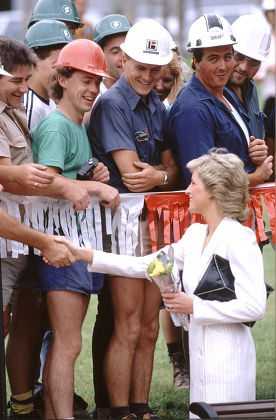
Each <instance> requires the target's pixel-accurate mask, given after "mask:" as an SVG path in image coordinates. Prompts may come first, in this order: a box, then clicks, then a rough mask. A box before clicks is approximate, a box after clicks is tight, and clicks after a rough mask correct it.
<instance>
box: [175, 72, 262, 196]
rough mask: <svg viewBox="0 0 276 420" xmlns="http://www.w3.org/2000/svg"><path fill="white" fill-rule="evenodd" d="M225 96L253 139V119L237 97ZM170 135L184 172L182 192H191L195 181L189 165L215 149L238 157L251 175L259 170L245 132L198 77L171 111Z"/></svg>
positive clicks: (189, 83) (183, 92) (228, 94)
mask: <svg viewBox="0 0 276 420" xmlns="http://www.w3.org/2000/svg"><path fill="white" fill-rule="evenodd" d="M224 96H225V98H226V99H227V100H228V101H229V102H230V103H231V104H232V105H233V106H234V107H235V108H236V110H237V111H238V112H239V113H240V115H241V117H242V119H243V121H244V122H245V124H246V126H247V128H248V131H249V135H251V129H250V127H249V125H248V120H249V118H248V117H247V115H246V114H245V112H244V109H243V107H242V106H241V105H240V103H239V101H238V100H237V99H236V98H235V95H234V94H233V93H232V92H231V91H230V90H229V89H226V88H225V89H224ZM167 135H168V136H169V138H170V141H171V143H172V147H173V153H174V157H175V160H176V162H177V164H178V165H179V167H180V169H181V173H182V178H181V180H180V185H181V188H187V186H188V185H189V184H190V181H191V173H190V171H189V169H187V168H186V164H187V163H188V162H189V161H190V160H192V159H195V158H197V157H199V156H202V155H203V154H205V153H207V152H208V150H209V149H211V148H213V147H224V148H226V149H227V150H228V152H230V153H234V154H236V155H238V156H239V157H240V158H241V160H242V161H243V162H244V165H245V170H246V171H247V172H249V173H250V172H254V170H255V165H254V164H253V163H252V162H251V160H250V159H249V156H248V143H247V140H246V136H245V134H244V132H243V130H242V128H241V127H240V125H239V124H238V122H237V120H236V119H235V117H234V116H233V115H232V112H231V111H230V110H229V109H228V108H227V107H226V106H225V105H224V103H223V102H221V101H220V100H219V99H218V98H216V97H215V96H214V95H212V94H211V93H209V92H208V90H207V89H206V88H205V86H204V85H203V84H202V83H201V82H200V81H199V80H198V79H197V78H196V76H195V74H193V75H192V77H191V79H190V80H189V82H188V84H187V86H186V87H185V89H183V90H182V91H181V92H180V94H179V95H178V97H177V99H176V101H175V102H174V104H173V106H172V108H171V111H170V113H169V119H168V125H167Z"/></svg>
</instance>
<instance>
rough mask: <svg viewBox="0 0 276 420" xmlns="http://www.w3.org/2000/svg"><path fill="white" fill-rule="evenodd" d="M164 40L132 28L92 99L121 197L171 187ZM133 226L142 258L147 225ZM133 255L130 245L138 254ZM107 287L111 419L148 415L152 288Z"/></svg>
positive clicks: (95, 129)
mask: <svg viewBox="0 0 276 420" xmlns="http://www.w3.org/2000/svg"><path fill="white" fill-rule="evenodd" d="M170 39H171V38H170V35H169V33H168V32H167V30H166V29H165V28H163V27H162V26H161V25H160V24H159V23H158V22H156V21H154V20H151V19H145V20H142V21H140V22H138V23H136V24H135V25H133V26H132V27H131V29H129V31H128V33H127V35H126V38H125V41H124V43H122V44H121V49H122V50H123V52H124V56H123V59H122V63H123V69H124V74H123V75H122V76H121V77H120V79H119V80H118V81H117V82H116V83H115V84H114V85H113V86H112V87H111V88H110V89H109V90H108V91H107V92H105V93H104V95H102V96H101V97H100V98H99V99H98V101H97V102H96V104H95V106H94V108H93V111H92V114H91V119H90V124H89V126H88V135H89V137H90V140H91V144H92V147H93V149H94V152H95V153H96V155H97V156H98V157H99V158H100V160H102V161H103V162H104V163H105V165H106V166H107V167H108V169H109V170H110V181H109V182H110V184H111V185H113V186H114V187H116V188H118V190H119V191H120V192H143V191H150V190H153V189H156V188H157V189H158V190H162V189H171V188H174V187H176V181H177V175H178V168H177V166H176V164H175V161H174V159H173V157H172V153H171V150H170V148H169V146H168V145H167V144H165V142H164V137H163V131H164V127H165V123H166V115H167V113H166V109H165V107H164V105H163V104H162V103H161V102H160V100H159V98H158V95H157V94H156V93H155V92H154V90H153V88H154V87H155V85H156V83H157V82H158V80H159V78H160V75H161V69H162V66H163V65H166V64H168V63H169V62H170V61H171V59H172V55H173V54H172V51H171V50H170ZM139 223H140V228H141V229H144V230H143V241H144V242H145V243H144V252H148V251H149V248H148V245H149V244H148V243H146V240H147V239H149V234H148V231H147V230H146V229H147V224H148V222H147V220H141V221H140V222H139ZM139 245H141V244H139ZM139 251H140V250H139V246H137V253H138V254H137V255H139ZM109 285H110V293H111V297H112V304H113V309H114V332H113V336H112V338H111V340H110V344H109V348H108V350H107V353H106V358H105V380H106V383H107V389H108V394H109V400H110V405H111V413H110V415H111V417H112V418H124V417H125V416H128V415H130V413H133V415H136V416H140V417H141V418H143V417H144V416H145V417H144V418H149V417H153V416H154V415H153V414H152V413H150V410H149V407H148V396H149V388H150V382H151V375H152V365H153V353H154V348H155V343H156V339H157V335H158V326H159V324H158V314H159V308H160V293H159V291H158V290H157V289H156V287H155V286H154V285H152V284H149V283H148V282H146V281H140V282H136V281H134V280H133V279H130V278H129V279H125V278H122V277H116V276H114V277H111V278H110V280H109ZM109 338H110V337H109ZM109 338H107V341H108V339H109ZM104 403H105V402H103V403H102V404H104ZM97 408H98V407H97Z"/></svg>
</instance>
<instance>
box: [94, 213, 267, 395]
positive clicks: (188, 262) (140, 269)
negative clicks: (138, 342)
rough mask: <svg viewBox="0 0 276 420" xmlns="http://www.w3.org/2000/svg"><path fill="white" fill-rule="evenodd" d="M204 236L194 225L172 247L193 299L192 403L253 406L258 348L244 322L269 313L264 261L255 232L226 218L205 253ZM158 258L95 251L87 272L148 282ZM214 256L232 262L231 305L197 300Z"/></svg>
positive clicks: (200, 226)
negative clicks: (247, 402) (149, 269)
mask: <svg viewBox="0 0 276 420" xmlns="http://www.w3.org/2000/svg"><path fill="white" fill-rule="evenodd" d="M206 233H207V225H203V224H198V223H196V224H193V225H191V226H190V227H189V228H188V229H187V231H186V233H185V235H183V237H182V238H181V239H180V241H179V242H177V243H176V244H173V247H174V257H175V263H176V264H177V266H178V268H179V269H180V270H183V285H184V288H185V292H186V293H187V294H188V295H189V296H191V297H193V299H194V304H193V307H194V313H193V314H192V315H190V325H189V351H190V402H193V401H205V402H208V403H215V402H228V401H229V402H230V401H245V400H254V399H255V377H256V355H255V348H254V343H253V339H252V336H251V332H250V328H249V327H247V326H245V325H243V324H242V322H245V321H253V320H259V319H262V318H263V316H264V313H265V306H266V290H265V284H264V275H263V261H262V255H261V252H260V250H259V247H258V245H257V243H256V238H255V235H254V233H253V231H252V230H251V229H249V228H247V227H244V226H243V225H241V224H240V223H239V222H237V221H236V220H233V219H230V218H228V217H225V218H224V219H223V220H222V221H221V223H220V224H219V226H218V227H217V229H216V231H215V232H214V234H213V236H212V238H211V240H210V241H209V243H208V244H207V246H206V248H205V249H204V251H203V252H202V248H203V244H204V240H205V238H206ZM166 248H167V247H165V248H164V250H166ZM158 252H160V251H158ZM158 252H157V253H155V254H151V255H147V256H145V257H138V258H136V257H128V256H124V255H114V254H106V253H104V252H101V251H95V254H94V260H93V264H92V265H90V266H89V267H88V269H89V270H90V271H95V272H101V273H109V274H113V275H117V276H128V277H134V278H146V277H147V275H146V270H147V266H148V264H149V263H150V262H151V261H152V259H153V255H156V254H158ZM214 253H216V254H218V255H220V256H222V257H223V258H226V259H227V260H229V263H230V267H231V270H232V273H233V275H234V277H235V292H236V296H237V299H234V300H232V301H230V302H218V301H208V300H202V299H200V298H199V297H197V296H194V295H193V291H194V290H195V288H196V286H197V284H198V282H199V281H200V279H201V277H202V275H203V274H204V272H205V270H206V268H207V266H208V264H209V262H210V260H211V257H212V255H213V254H214Z"/></svg>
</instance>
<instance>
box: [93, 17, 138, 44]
mask: <svg viewBox="0 0 276 420" xmlns="http://www.w3.org/2000/svg"><path fill="white" fill-rule="evenodd" d="M130 28H131V25H130V23H129V21H128V20H127V18H126V17H125V16H123V15H117V14H114V15H108V16H105V17H104V18H102V19H101V20H100V21H99V22H97V24H96V26H95V29H94V42H96V43H97V44H101V41H102V40H103V39H104V38H105V37H107V36H110V35H117V34H123V33H127V32H128V31H129V30H130Z"/></svg>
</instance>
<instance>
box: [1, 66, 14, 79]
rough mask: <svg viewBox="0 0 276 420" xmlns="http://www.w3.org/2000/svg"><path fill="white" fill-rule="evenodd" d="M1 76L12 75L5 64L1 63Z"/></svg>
mask: <svg viewBox="0 0 276 420" xmlns="http://www.w3.org/2000/svg"><path fill="white" fill-rule="evenodd" d="M0 76H10V77H12V74H10V73H8V72H7V71H6V70H4V66H3V64H0Z"/></svg>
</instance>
